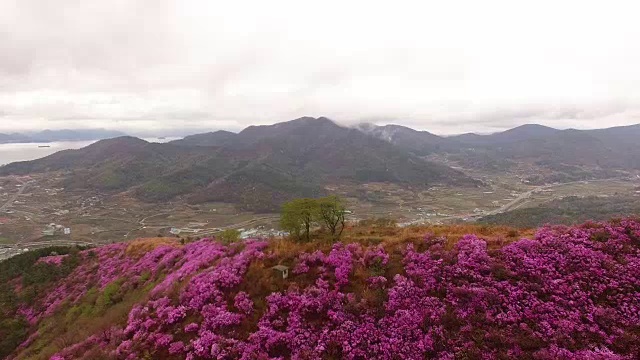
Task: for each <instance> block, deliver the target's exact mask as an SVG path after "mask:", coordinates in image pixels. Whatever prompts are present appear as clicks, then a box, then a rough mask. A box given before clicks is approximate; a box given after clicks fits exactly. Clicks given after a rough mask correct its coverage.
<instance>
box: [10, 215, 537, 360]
mask: <svg viewBox="0 0 640 360" xmlns="http://www.w3.org/2000/svg"><path fill="white" fill-rule="evenodd" d="M470 233H473V234H477V235H478V236H482V237H483V238H485V239H486V240H487V241H488V243H489V246H490V248H499V247H501V246H504V245H505V244H508V243H511V242H513V241H516V240H518V239H519V237H520V236H529V235H532V234H533V231H517V230H514V229H512V228H509V227H503V226H476V225H451V226H421V227H409V228H398V227H394V226H388V225H376V224H375V223H374V224H371V223H370V224H365V225H358V226H352V227H349V228H347V229H346V230H345V232H344V234H343V239H342V241H343V242H344V243H360V244H363V245H376V244H381V245H382V246H383V247H384V248H385V250H386V251H388V252H389V254H391V263H390V266H389V267H388V269H387V270H386V271H387V272H388V274H386V275H388V276H393V275H395V274H397V273H400V272H401V271H402V269H403V267H402V263H401V260H402V256H401V249H402V248H404V246H405V245H406V244H407V243H409V242H411V243H414V244H416V246H418V247H421V246H423V244H424V241H423V238H424V236H425V234H433V235H435V236H438V237H439V236H444V237H446V238H447V241H446V247H448V248H452V247H453V245H454V244H455V243H456V242H457V240H458V239H459V238H460V237H462V236H463V235H465V234H470ZM166 244H169V245H172V246H177V247H179V246H182V245H181V244H180V241H179V240H178V239H173V238H157V239H156V238H154V239H143V240H139V241H136V242H133V243H132V244H131V245H129V247H128V249H127V254H128V256H131V257H134V258H138V257H141V256H142V255H143V254H145V253H146V252H148V251H150V250H152V249H154V248H155V247H157V246H159V245H166ZM332 244H333V243H332V241H331V240H330V237H329V236H328V235H327V234H323V233H318V234H315V241H314V242H311V243H296V242H292V241H289V240H286V239H279V240H273V241H272V242H271V243H270V246H269V249H268V250H270V251H273V252H274V253H275V256H274V257H272V258H269V259H265V260H263V261H255V262H253V263H252V264H251V265H250V267H249V269H248V271H247V274H246V276H245V278H244V281H243V283H242V285H241V289H240V290H242V291H246V292H247V293H249V294H250V295H251V297H252V298H253V299H254V300H255V301H256V307H257V308H258V309H260V308H261V307H262V309H264V306H265V303H264V298H265V297H266V296H267V295H269V294H271V293H272V292H275V291H285V290H286V289H287V288H288V287H289V286H290V285H291V283H290V282H284V281H274V280H273V276H272V274H271V271H270V270H269V269H270V267H271V266H274V265H276V264H287V265H293V263H294V259H295V258H296V256H297V255H299V254H300V253H301V252H312V251H315V250H321V251H323V252H328V251H329V250H330V249H331V246H332ZM55 250H56V252H58V253H59V254H65V253H71V254H73V253H75V252H76V251H77V250H75V249H66V248H58V249H55ZM51 251H52V250H51V249H43V250H40V251H37V252H31V253H28V254H24V255H19V256H16V257H14V258H12V259H10V260H8V261H6V262H3V263H1V269H2V276H1V277H2V280H3V289H2V290H3V294H5V295H6V294H11V296H5V297H2V298H0V304H2V307H3V309H7V310H9V308H11V309H12V311H10V312H5V313H4V315H3V317H4V319H5V320H7V321H5V322H4V323H2V325H0V332H2V331H3V329H4V330H6V331H11V332H13V335H14V336H13V338H12V339H11V341H10V342H6V343H3V344H2V346H3V347H4V348H2V349H0V351H2V352H1V353H0V355H1V356H6V355H8V354H9V353H10V351H9V349H12V348H15V347H16V346H17V345H18V344H20V343H22V342H23V341H25V340H26V338H27V337H28V334H29V333H33V332H34V331H37V333H38V334H39V336H38V337H37V338H36V339H35V341H33V342H31V343H30V344H28V346H27V347H26V348H23V349H21V350H20V351H19V352H18V353H17V354H15V353H14V355H17V356H16V358H17V359H34V360H40V359H48V358H49V357H50V356H52V355H53V354H55V353H56V352H58V351H60V350H61V349H63V348H66V347H68V346H70V345H73V344H76V343H78V342H80V341H81V340H83V339H86V337H87V336H88V334H98V333H101V332H104V331H106V330H108V329H109V328H111V327H113V326H115V325H119V326H122V325H124V324H126V320H127V316H128V314H129V312H130V310H131V308H132V307H133V306H134V305H135V304H139V303H143V302H145V301H146V300H147V299H148V297H149V291H150V290H151V289H152V288H153V286H154V285H155V284H156V283H158V282H159V281H161V280H162V277H159V278H157V279H152V280H153V281H152V282H150V283H147V285H145V286H144V287H140V288H133V289H122V288H120V286H119V285H120V283H119V281H121V280H117V281H114V282H113V283H112V284H109V285H108V286H107V287H106V288H104V289H102V290H98V288H96V287H92V288H91V289H90V290H89V291H88V292H87V294H86V295H84V296H83V297H82V298H81V300H80V301H79V302H77V303H76V304H69V303H63V304H62V306H61V307H60V308H59V309H58V310H57V311H56V312H55V313H54V314H53V315H51V316H48V317H45V318H44V319H43V320H42V321H40V322H39V323H37V324H35V325H32V326H31V327H29V325H28V324H27V323H26V322H23V321H22V322H20V323H19V324H18V323H13V322H9V320H10V319H11V318H13V317H15V311H16V309H18V308H19V307H20V306H21V305H24V304H28V303H30V302H31V301H32V300H31V298H32V297H37V296H39V295H38V294H44V293H46V292H47V290H48V289H50V288H51V287H52V286H54V284H55V282H56V281H57V280H58V279H61V278H64V277H65V276H66V274H68V273H70V271H72V269H73V268H74V265H69V267H68V268H65V269H62V270H60V271H59V272H55V273H43V272H42V271H41V270H46V269H49V268H47V267H44V266H41V265H35V264H36V262H37V259H38V258H39V257H42V256H47V255H49V254H50V253H51ZM85 261H92V260H91V259H88V260H85ZM142 276H143V277H144V276H146V275H145V274H142ZM368 276H370V274H368V273H366V272H364V271H363V270H362V269H360V270H357V271H355V272H354V274H353V278H354V279H353V280H354V281H352V285H351V286H352V288H351V289H350V290H351V291H353V292H354V293H357V294H359V295H360V296H363V297H368V296H373V294H370V293H368V290H367V288H366V279H367V277H368ZM27 278H28V279H30V280H28V281H25V279H27ZM295 281H296V282H297V283H298V285H299V286H308V285H310V284H311V283H312V282H313V279H312V278H311V277H309V278H307V277H305V276H299V277H297V278H296V280H295ZM305 281H309V283H308V284H307V283H305ZM18 283H21V284H22V285H19V286H18V288H20V291H19V292H18V293H17V294H14V291H13V290H10V288H12V287H13V286H14V285H16V284H18ZM179 286H180V285H178V288H179ZM8 303H11V304H12V305H11V306H10V307H8V305H7V304H8ZM257 313H258V314H259V313H260V311H258V312H257ZM257 319H258V318H257V317H256V321H257ZM0 320H1V319H0ZM11 326H13V327H11ZM21 327H22V328H24V327H26V328H27V329H29V331H17V329H19V328H21ZM254 327H255V324H248V325H247V329H246V331H247V333H249V332H250V331H251V330H252V329H253V328H254ZM97 356H98V355H97V354H96V357H95V358H96V359H100V357H97Z"/></svg>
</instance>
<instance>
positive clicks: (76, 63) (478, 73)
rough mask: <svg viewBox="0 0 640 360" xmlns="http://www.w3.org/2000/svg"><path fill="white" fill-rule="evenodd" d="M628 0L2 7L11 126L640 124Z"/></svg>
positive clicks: (125, 0)
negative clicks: (321, 121) (309, 119)
mask: <svg viewBox="0 0 640 360" xmlns="http://www.w3.org/2000/svg"><path fill="white" fill-rule="evenodd" d="M638 14H640V5H638V2H637V1H635V0H630V1H612V0H607V1H590V0H575V1H574V0H571V1H569V0H554V1H541V0H535V1H533V0H532V1H514V0H508V1H490V0H483V1H477V0H474V1H451V0H448V1H425V0H422V1H415V2H414V1H411V2H407V1H380V2H377V1H371V0H368V1H345V0H341V1H331V0H323V1H314V2H311V1H299V0H298V1H277V0H270V1H238V0H235V1H208V0H200V1H198V0H109V1H104V0H56V1H51V0H0V132H8V131H22V130H33V129H44V128H50V129H55V128H87V127H103V128H109V129H118V130H124V131H128V132H130V133H133V134H148V133H151V132H158V133H163V132H166V131H169V130H175V131H178V132H180V133H184V132H196V131H202V130H216V129H228V130H239V129H241V128H243V127H245V126H247V125H250V124H269V123H274V122H279V121H285V120H290V119H294V118H297V117H300V116H304V115H309V116H327V117H330V118H332V119H335V120H336V121H337V122H339V123H343V124H353V123H356V122H362V121H367V122H375V123H380V124H384V123H399V124H404V125H408V126H411V127H415V128H420V129H424V130H429V131H432V132H435V133H439V134H452V133H462V132H468V131H477V132H490V131H497V130H501V129H505V128H509V127H513V126H516V125H520V124H524V123H541V124H545V125H550V126H555V127H558V128H567V127H576V128H597V127H606V126H614V125H625V124H633V123H640V41H639V40H638V39H640V23H639V22H638Z"/></svg>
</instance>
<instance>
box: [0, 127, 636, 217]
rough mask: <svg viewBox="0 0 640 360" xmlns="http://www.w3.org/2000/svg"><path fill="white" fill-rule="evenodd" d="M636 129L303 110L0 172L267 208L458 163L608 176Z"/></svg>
mask: <svg viewBox="0 0 640 360" xmlns="http://www.w3.org/2000/svg"><path fill="white" fill-rule="evenodd" d="M638 135H640V125H635V126H628V127H617V128H609V129H603V130H557V129H553V128H549V127H545V126H541V125H523V126H520V127H517V128H514V129H511V130H507V131H505V132H500V133H496V134H491V135H477V134H464V135H458V136H450V137H443V136H438V135H435V134H432V133H429V132H426V131H417V130H414V129H411V128H408V127H404V126H399V125H386V126H376V125H372V124H360V125H358V126H356V127H343V126H339V125H337V124H336V123H334V122H333V121H331V120H329V119H327V118H323V117H320V118H312V117H303V118H300V119H296V120H292V121H287V122H282V123H277V124H274V125H268V126H249V127H248V128H246V129H244V130H243V131H241V132H239V133H232V132H228V131H216V132H211V133H204V134H197V135H192V136H187V137H185V138H184V139H181V140H176V141H172V142H170V143H166V144H157V143H148V142H146V141H144V140H141V139H138V138H134V137H118V138H114V139H108V140H102V141H99V142H97V143H95V144H93V145H90V146H88V147H86V148H83V149H79V150H66V151H61V152H59V153H56V154H53V155H51V156H48V157H45V158H42V159H38V160H34V161H29V162H21V163H13V164H9V165H6V166H4V167H2V168H0V175H7V174H28V173H36V172H47V171H63V172H64V173H65V174H66V176H65V177H64V178H65V181H64V185H65V187H67V188H70V189H93V190H99V191H112V192H123V191H128V192H130V193H131V194H133V195H134V196H136V197H138V198H140V199H143V200H146V201H165V200H169V199H173V198H176V197H181V198H184V199H186V200H188V201H189V202H193V203H197V202H207V201H223V202H230V203H236V204H239V205H241V206H243V207H247V208H249V207H250V208H251V209H253V210H254V211H255V210H273V209H274V208H275V207H277V206H279V204H281V203H282V202H283V201H286V200H288V199H291V198H293V197H307V196H318V195H322V194H324V193H325V192H326V190H325V189H326V188H327V187H328V186H330V185H336V184H351V185H354V186H358V185H361V184H363V183H369V182H386V183H394V184H399V185H403V186H410V187H428V186H433V185H437V184H443V185H455V186H480V185H482V184H481V183H480V182H479V181H478V180H474V179H472V178H470V177H469V176H467V175H465V173H463V172H462V171H460V170H457V168H458V166H459V167H461V168H466V169H475V170H483V171H487V172H495V171H515V170H517V169H522V168H526V169H528V170H529V175H530V178H529V180H530V181H531V182H541V183H544V182H550V181H565V180H566V181H571V180H582V179H590V178H598V177H600V178H603V177H612V176H616V175H618V174H619V173H620V172H621V171H628V170H635V169H640V144H638V143H637V142H636V141H635V139H636V138H637V136H638ZM454 164H455V165H457V166H456V169H454V168H452V167H451V166H453V165H454ZM449 165H451V166H449ZM514 169H515V170H514ZM529 180H528V181H529Z"/></svg>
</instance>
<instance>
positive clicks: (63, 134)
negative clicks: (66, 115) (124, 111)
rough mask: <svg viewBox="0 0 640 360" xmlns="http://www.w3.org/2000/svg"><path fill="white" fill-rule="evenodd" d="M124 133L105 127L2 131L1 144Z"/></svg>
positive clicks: (97, 136)
mask: <svg viewBox="0 0 640 360" xmlns="http://www.w3.org/2000/svg"><path fill="white" fill-rule="evenodd" d="M124 135H125V134H124V133H123V132H120V131H115V130H105V129H80V130H43V131H38V132H29V133H12V134H2V133H0V144H13V143H48V142H54V141H85V140H102V139H109V138H115V137H119V136H124Z"/></svg>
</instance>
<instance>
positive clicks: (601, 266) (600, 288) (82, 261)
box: [0, 220, 640, 360]
mask: <svg viewBox="0 0 640 360" xmlns="http://www.w3.org/2000/svg"><path fill="white" fill-rule="evenodd" d="M374 240H375V239H372V240H371V241H358V242H350V241H345V242H344V243H335V244H325V245H320V244H318V245H317V246H316V245H314V244H307V245H306V246H304V247H303V246H300V247H299V248H295V247H294V250H295V249H301V250H300V251H299V252H298V251H292V248H287V247H288V246H290V245H288V244H287V243H286V242H285V241H284V240H280V241H273V242H269V241H266V240H260V239H255V240H250V241H246V242H243V243H236V244H231V245H228V246H225V245H222V244H221V243H218V242H216V241H215V240H214V239H203V240H200V241H196V242H192V243H187V244H180V243H179V242H174V241H169V240H163V241H157V242H153V241H146V242H138V243H129V244H127V243H119V244H113V245H108V246H104V247H100V248H94V249H86V250H66V251H65V250H63V249H60V250H58V251H57V252H58V253H59V254H58V255H49V254H48V253H47V254H44V253H41V254H30V255H28V256H30V257H29V258H23V259H20V258H19V257H18V258H14V259H11V260H10V261H13V262H14V264H15V265H14V266H13V267H11V266H10V265H6V264H4V265H3V266H4V267H3V269H5V270H4V274H0V276H1V277H3V280H4V282H3V284H2V285H1V286H2V289H0V290H1V291H0V305H1V307H0V312H1V313H2V314H1V316H2V318H1V320H2V322H1V323H0V324H1V326H2V327H0V351H1V353H0V355H1V356H0V357H2V356H4V357H6V358H8V359H47V358H51V359H55V360H62V359H66V360H70V359H131V360H133V359H191V360H196V359H451V360H454V359H638V354H640V222H638V221H635V220H621V221H614V222H610V223H601V224H595V223H588V224H585V225H582V226H577V227H546V228H542V229H539V230H538V231H537V233H536V235H535V236H534V237H533V238H530V239H520V240H517V241H513V242H510V243H509V244H506V245H504V246H500V247H492V246H488V242H487V240H485V239H483V237H482V236H481V235H473V234H470V235H466V236H464V237H462V238H461V239H459V240H458V241H457V242H456V243H455V244H450V243H449V242H447V241H445V239H443V238H440V237H438V236H434V235H432V234H423V236H422V237H421V238H420V239H411V240H407V241H398V242H384V241H382V242H380V241H374ZM291 246H293V245H291ZM314 246H315V247H314ZM49 251H50V250H49ZM43 255H47V256H43ZM24 256H27V255H24ZM274 265H286V266H288V267H289V268H290V269H291V270H290V275H289V278H288V279H282V277H281V276H279V275H278V274H277V273H276V272H274V271H273V270H272V269H271V267H273V266H274Z"/></svg>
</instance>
